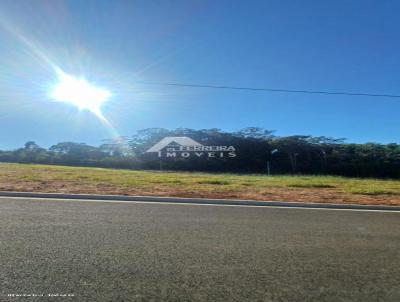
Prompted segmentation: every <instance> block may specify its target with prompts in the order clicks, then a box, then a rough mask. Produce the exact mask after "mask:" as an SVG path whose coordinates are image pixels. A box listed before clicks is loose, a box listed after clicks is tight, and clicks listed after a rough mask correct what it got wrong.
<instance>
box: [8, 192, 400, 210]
mask: <svg viewBox="0 0 400 302" xmlns="http://www.w3.org/2000/svg"><path fill="white" fill-rule="evenodd" d="M1 199H25V200H42V201H54V200H56V201H64V202H102V203H104V202H105V203H136V204H157V205H159V204H164V205H184V206H214V207H239V208H275V209H295V210H328V211H332V210H333V211H352V212H381V213H399V214H400V211H396V210H376V209H336V208H317V207H316V208H311V207H301V206H278V205H272V204H271V205H259V206H256V205H241V204H213V203H196V202H170V201H137V200H101V199H72V198H71V199H68V198H42V197H15V196H13V197H7V196H0V200H1Z"/></svg>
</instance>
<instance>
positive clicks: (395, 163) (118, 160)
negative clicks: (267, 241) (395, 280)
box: [0, 127, 400, 178]
mask: <svg viewBox="0 0 400 302" xmlns="http://www.w3.org/2000/svg"><path fill="white" fill-rule="evenodd" d="M167 136H187V137H190V138H192V139H194V140H195V141H197V142H199V143H202V144H204V145H231V146H234V147H235V149H236V154H237V156H236V157H234V158H226V157H225V158H219V157H215V158H207V157H202V158H179V157H177V158H163V159H160V158H158V157H157V155H156V154H149V153H146V152H145V151H146V150H147V149H148V148H150V147H151V146H153V145H154V144H156V143H157V142H158V141H160V140H161V139H163V138H164V137H167ZM0 161H1V162H16V163H39V164H57V165H72V166H92V167H106V168H122V169H151V170H158V169H164V170H184V171H209V172H234V173H267V163H268V165H269V170H270V173H271V174H324V175H342V176H355V177H379V178H399V177H400V145H398V144H395V143H392V144H377V143H364V144H355V143H346V142H345V140H344V139H335V138H330V137H325V136H318V137H317V136H310V135H293V136H276V135H274V131H271V130H267V129H263V128H258V127H249V128H245V129H242V130H240V131H236V132H224V131H221V130H220V129H202V130H194V129H187V128H178V129H175V130H168V129H163V128H150V129H144V130H140V131H137V132H136V133H135V134H134V135H132V136H129V137H118V138H115V139H110V140H105V141H104V142H103V144H101V145H100V146H90V145H87V144H85V143H75V142H61V143H58V144H56V145H53V146H51V147H50V148H47V149H46V148H42V147H40V146H39V145H37V144H36V143H35V142H33V141H29V142H27V143H26V144H25V145H24V147H22V148H19V149H16V150H4V151H0Z"/></svg>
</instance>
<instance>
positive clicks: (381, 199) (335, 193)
mask: <svg viewBox="0 0 400 302" xmlns="http://www.w3.org/2000/svg"><path fill="white" fill-rule="evenodd" d="M0 191H31V192H58V193H60V192H61V193H93V194H122V195H158V196H176V197H208V198H237V199H254V200H282V201H302V202H331V203H332V202H333V203H358V204H391V205H400V180H378V179H357V178H344V177H334V176H270V177H268V176H262V175H237V174H209V173H190V172H158V171H130V170H116V169H101V168H81V167H63V166H47V165H28V164H10V163H0Z"/></svg>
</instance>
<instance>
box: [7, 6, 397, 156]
mask: <svg viewBox="0 0 400 302" xmlns="http://www.w3.org/2000/svg"><path fill="white" fill-rule="evenodd" d="M399 10H400V2H398V1H378V0H377V1H368V0H363V1H356V0H353V1H344V0H343V1H340V0H338V1H306V0H304V1H294V0H293V1H285V0H280V1H267V0H263V1H255V0H253V1H243V0H241V1H235V0H229V1H225V0H218V1H205V0H202V1H189V0H182V1H177V0H176V1H79V0H77V1H56V0H54V1H39V0H35V1H7V0H3V1H1V2H0V19H1V20H2V21H1V22H0V138H1V141H0V148H3V149H5V148H16V147H19V146H21V145H23V143H24V142H26V141H28V140H34V141H36V142H37V143H39V144H40V145H42V146H46V147H48V146H50V145H52V144H54V143H57V142H60V141H76V142H86V143H90V144H99V143H100V142H101V140H102V139H106V138H110V137H111V136H112V135H115V134H116V133H118V134H120V135H130V134H133V133H134V132H135V131H136V130H138V129H143V128H149V127H164V128H177V127H188V128H195V129H203V128H221V129H223V130H226V131H231V130H238V129H240V128H243V127H247V126H259V127H264V128H267V129H275V130H277V131H276V134H277V135H294V134H311V135H318V136H319V135H325V136H332V137H338V138H347V139H348V141H349V142H367V141H373V142H382V143H388V142H396V143H400V131H399V130H400V119H399V118H398V117H399V112H400V99H388V98H372V97H354V96H353V97H349V96H324V95H306V94H284V93H268V92H250V91H229V90H213V89H197V88H181V87H167V86H161V85H156V84H151V83H159V82H178V83H193V84H216V85H231V86H250V87H270V88H282V89H295V90H296V89H300V90H301V89H310V90H328V91H348V92H367V93H368V92H369V93H385V94H400V87H398V86H399V85H398V84H399V83H398V80H399V74H400V59H399V58H400V57H399V53H400V39H399V34H400V19H399V18H398V16H397V12H398V11H399ZM49 62H50V63H51V64H55V65H56V66H58V67H60V68H61V69H62V70H64V71H65V72H67V73H69V74H72V75H76V76H85V78H86V79H87V80H88V81H91V82H93V83H96V84H97V85H99V86H101V87H105V88H107V89H109V90H110V91H111V93H112V98H111V99H110V101H109V102H108V103H106V104H105V105H104V106H103V108H102V109H103V110H102V111H103V113H104V115H105V116H106V117H107V119H108V120H109V121H110V123H111V124H112V125H113V130H110V129H109V128H108V127H106V126H104V125H103V124H102V123H101V122H100V121H99V120H98V118H96V116H94V115H93V114H92V113H90V112H87V111H81V112H79V111H78V109H77V108H74V107H73V106H71V105H68V104H64V103H58V102H53V101H52V100H51V99H50V97H49V91H50V90H51V87H52V86H53V85H54V84H55V83H56V81H57V77H56V74H55V72H54V69H53V68H52V66H51V65H50V63H49Z"/></svg>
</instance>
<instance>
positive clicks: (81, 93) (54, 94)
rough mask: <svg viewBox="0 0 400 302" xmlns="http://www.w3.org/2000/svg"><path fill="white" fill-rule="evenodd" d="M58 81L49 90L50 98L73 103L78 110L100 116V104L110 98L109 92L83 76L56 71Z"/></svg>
mask: <svg viewBox="0 0 400 302" xmlns="http://www.w3.org/2000/svg"><path fill="white" fill-rule="evenodd" d="M57 74H58V80H59V82H58V83H57V84H56V85H55V86H54V88H53V89H52V91H51V95H50V96H51V98H52V99H54V100H55V101H58V102H65V103H69V104H71V105H74V106H76V107H78V108H79V110H89V111H91V112H92V113H94V114H96V115H97V116H99V117H102V113H101V106H102V105H103V104H104V103H105V102H106V101H107V100H108V99H109V98H110V96H111V93H110V92H109V91H108V90H106V89H104V88H101V87H97V86H95V85H93V84H91V83H89V82H88V81H87V80H86V79H84V78H76V77H73V76H71V75H68V74H66V73H64V72H62V71H58V72H57Z"/></svg>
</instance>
